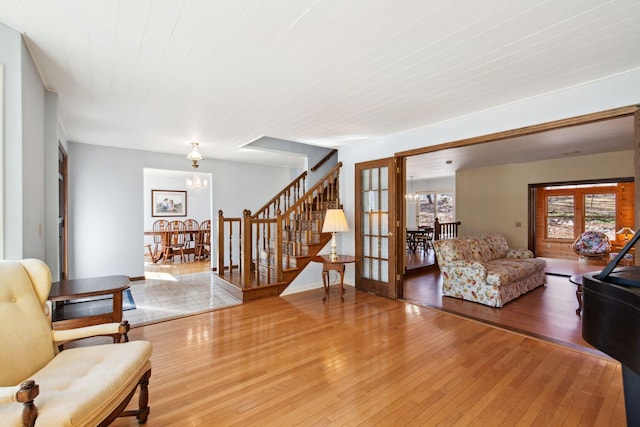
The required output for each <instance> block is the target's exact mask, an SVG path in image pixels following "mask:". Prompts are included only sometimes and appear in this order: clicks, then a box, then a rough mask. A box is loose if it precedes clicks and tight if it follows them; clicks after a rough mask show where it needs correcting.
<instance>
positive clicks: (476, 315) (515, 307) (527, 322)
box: [404, 260, 602, 355]
mask: <svg viewBox="0 0 640 427" xmlns="http://www.w3.org/2000/svg"><path fill="white" fill-rule="evenodd" d="M550 264H551V265H550V267H549V268H550V269H551V270H553V271H556V272H560V271H561V272H564V273H566V274H571V272H576V273H583V272H586V271H594V266H593V265H591V266H582V265H579V264H578V263H574V262H562V261H559V260H556V261H552V262H551V263H550ZM599 268H600V269H601V268H602V267H598V266H595V270H598V269H599ZM582 270H585V271H582ZM440 280H441V279H440V271H439V269H438V268H437V266H435V265H434V266H430V267H428V268H423V269H420V270H415V271H414V272H412V273H410V274H408V275H407V277H406V278H405V281H404V299H406V300H407V301H410V302H413V303H416V304H419V305H423V306H425V307H430V308H435V309H438V310H442V311H445V312H448V313H452V314H456V315H459V316H462V317H465V318H469V319H473V320H477V321H480V322H484V323H487V324H490V325H493V326H497V327H501V328H504V329H507V330H511V331H514V332H518V333H523V334H526V335H529V336H531V337H534V338H540V339H545V340H549V341H552V342H556V343H559V344H562V345H566V346H568V347H571V348H575V349H578V350H581V351H588V352H592V353H596V354H601V355H602V353H601V352H600V351H598V350H596V349H594V348H593V347H592V346H591V345H590V344H589V343H587V342H586V341H585V340H584V339H583V338H582V319H581V317H580V316H579V315H576V308H577V307H578V301H577V299H576V294H575V292H576V285H574V284H572V283H571V282H569V278H568V277H566V276H559V275H551V274H547V284H546V286H544V287H540V288H536V289H534V290H533V291H531V292H529V293H527V294H525V295H522V296H520V297H519V298H517V299H515V300H513V301H511V302H509V303H507V304H505V305H504V307H502V308H493V307H488V306H485V305H482V304H477V303H473V302H469V301H464V300H462V299H457V298H450V297H443V296H442V294H441V292H440V290H441V288H442V283H441V281H440Z"/></svg>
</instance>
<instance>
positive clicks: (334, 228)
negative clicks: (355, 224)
mask: <svg viewBox="0 0 640 427" xmlns="http://www.w3.org/2000/svg"><path fill="white" fill-rule="evenodd" d="M344 231H349V225H348V224H347V217H345V215H344V211H343V210H342V209H327V214H326V215H325V217H324V224H323V225H322V232H323V233H335V232H344Z"/></svg>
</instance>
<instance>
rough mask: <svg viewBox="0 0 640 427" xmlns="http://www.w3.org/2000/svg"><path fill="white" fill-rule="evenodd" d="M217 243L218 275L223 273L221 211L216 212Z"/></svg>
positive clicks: (222, 220) (222, 219) (222, 217)
mask: <svg viewBox="0 0 640 427" xmlns="http://www.w3.org/2000/svg"><path fill="white" fill-rule="evenodd" d="M217 231H218V243H217V245H216V246H217V249H216V253H217V255H218V256H217V257H216V258H217V265H216V267H217V270H218V274H223V273H224V214H223V213H222V210H219V211H218V230H217Z"/></svg>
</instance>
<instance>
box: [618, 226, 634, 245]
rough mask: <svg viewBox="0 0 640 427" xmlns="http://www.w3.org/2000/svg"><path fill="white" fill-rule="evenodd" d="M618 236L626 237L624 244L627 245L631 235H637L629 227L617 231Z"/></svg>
mask: <svg viewBox="0 0 640 427" xmlns="http://www.w3.org/2000/svg"><path fill="white" fill-rule="evenodd" d="M616 234H622V235H624V243H625V244H626V243H627V241H628V240H629V235H632V236H633V235H634V234H636V232H635V231H633V230H632V229H631V228H629V227H622V228H621V229H620V230H618V231H616Z"/></svg>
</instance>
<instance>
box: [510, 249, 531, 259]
mask: <svg viewBox="0 0 640 427" xmlns="http://www.w3.org/2000/svg"><path fill="white" fill-rule="evenodd" d="M506 258H534V256H533V252H531V251H530V250H529V249H509V250H507V255H506Z"/></svg>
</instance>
